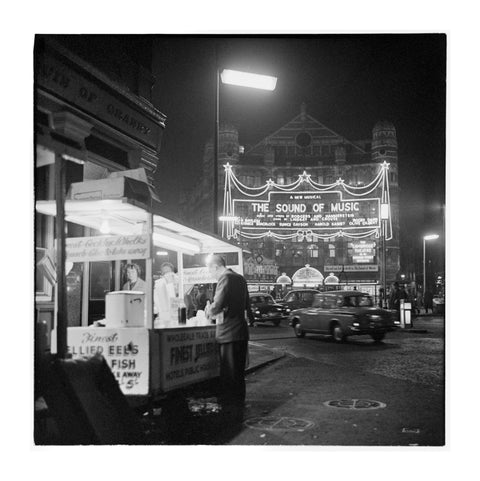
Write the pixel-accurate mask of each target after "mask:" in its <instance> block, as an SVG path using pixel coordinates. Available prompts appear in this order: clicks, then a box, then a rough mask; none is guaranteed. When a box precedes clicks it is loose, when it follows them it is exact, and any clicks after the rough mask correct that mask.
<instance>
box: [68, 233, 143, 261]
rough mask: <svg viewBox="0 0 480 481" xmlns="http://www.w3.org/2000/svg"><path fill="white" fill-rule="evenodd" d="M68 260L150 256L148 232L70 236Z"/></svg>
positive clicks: (104, 259) (100, 259)
mask: <svg viewBox="0 0 480 481" xmlns="http://www.w3.org/2000/svg"><path fill="white" fill-rule="evenodd" d="M65 246H66V251H67V254H66V255H67V261H70V262H94V261H115V260H122V259H147V258H149V257H150V237H149V236H148V234H139V235H119V236H95V237H70V238H67V239H66V241H65Z"/></svg>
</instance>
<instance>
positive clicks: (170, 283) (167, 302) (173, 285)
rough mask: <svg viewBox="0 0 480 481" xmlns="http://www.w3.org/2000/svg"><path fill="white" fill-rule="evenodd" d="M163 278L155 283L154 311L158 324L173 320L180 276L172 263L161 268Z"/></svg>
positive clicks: (167, 263) (164, 264)
mask: <svg viewBox="0 0 480 481" xmlns="http://www.w3.org/2000/svg"><path fill="white" fill-rule="evenodd" d="M160 272H161V274H162V277H160V279H157V280H156V281H155V286H154V289H153V310H154V313H155V314H156V315H157V317H156V319H155V323H156V324H161V323H164V322H169V321H171V320H172V309H171V306H172V302H171V300H172V299H175V298H176V297H177V295H178V275H177V274H175V272H174V267H173V265H172V264H170V262H164V263H163V264H162V265H161V266H160Z"/></svg>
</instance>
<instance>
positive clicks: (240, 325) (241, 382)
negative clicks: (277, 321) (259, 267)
mask: <svg viewBox="0 0 480 481" xmlns="http://www.w3.org/2000/svg"><path fill="white" fill-rule="evenodd" d="M207 267H208V270H209V272H210V274H211V275H212V276H213V277H214V278H215V279H217V289H216V292H215V297H214V299H213V303H212V304H211V305H210V306H209V305H207V307H206V315H207V318H209V319H216V321H217V323H216V341H217V343H218V345H219V352H220V386H221V395H220V404H221V405H222V408H223V410H224V411H226V412H227V413H232V414H233V415H234V416H236V417H240V416H241V414H242V409H243V404H244V402H245V362H246V358H247V349H248V339H249V333H248V324H247V320H246V319H245V312H246V313H247V316H248V318H249V319H250V320H253V313H252V311H251V309H250V297H249V295H248V290H247V282H246V281H245V279H244V277H243V276H242V275H240V274H237V273H236V272H234V271H232V270H231V269H228V268H227V267H226V264H225V260H224V259H223V257H220V256H219V255H212V256H209V257H208V259H207Z"/></svg>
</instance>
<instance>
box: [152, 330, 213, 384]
mask: <svg viewBox="0 0 480 481" xmlns="http://www.w3.org/2000/svg"><path fill="white" fill-rule="evenodd" d="M159 334H160V352H161V357H162V359H161V368H160V369H161V380H160V385H161V388H162V391H169V390H171V389H175V388H178V387H181V386H185V385H187V384H192V383H193V382H198V381H203V380H204V379H208V378H211V377H214V376H216V375H218V373H219V363H218V354H217V345H216V341H215V326H206V327H198V328H194V327H189V328H179V329H164V330H161V331H159Z"/></svg>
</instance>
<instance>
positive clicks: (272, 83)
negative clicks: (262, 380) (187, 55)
mask: <svg viewBox="0 0 480 481" xmlns="http://www.w3.org/2000/svg"><path fill="white" fill-rule="evenodd" d="M220 77H221V79H222V83H224V84H229V85H237V86H239V87H249V88H254V89H260V90H270V91H272V90H274V89H275V87H276V85H277V77H272V76H270V75H259V74H254V73H249V72H241V71H239V70H229V69H224V70H223V71H222V73H221V74H220V69H218V68H217V69H216V72H215V135H214V144H213V232H214V233H215V234H218V217H217V216H218V133H219V117H220V114H219V111H220Z"/></svg>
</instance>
